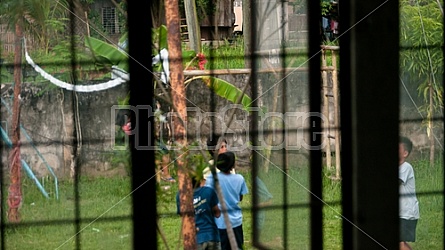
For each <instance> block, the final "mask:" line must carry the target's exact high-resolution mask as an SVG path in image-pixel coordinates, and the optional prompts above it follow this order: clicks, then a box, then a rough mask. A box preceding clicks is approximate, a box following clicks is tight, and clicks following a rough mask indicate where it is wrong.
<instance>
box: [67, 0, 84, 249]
mask: <svg viewBox="0 0 445 250" xmlns="http://www.w3.org/2000/svg"><path fill="white" fill-rule="evenodd" d="M69 8H70V31H71V37H70V38H71V41H70V46H71V47H70V50H71V62H70V63H71V65H70V66H71V73H72V74H71V75H72V77H73V82H74V84H77V77H76V49H75V48H76V39H75V34H76V15H75V8H76V6H75V3H74V1H69ZM71 105H72V106H71V107H72V112H73V127H74V129H73V134H72V135H71V136H72V139H71V140H70V143H71V146H72V151H71V153H72V157H73V159H72V160H71V161H72V164H74V222H75V225H74V230H75V231H74V232H75V233H76V234H75V235H76V237H75V249H80V248H81V243H82V242H81V236H82V234H81V233H80V232H81V228H80V227H81V226H80V224H81V220H82V218H81V213H80V192H79V181H80V168H79V156H78V153H79V152H78V150H77V149H78V147H77V145H78V143H79V141H78V139H77V138H78V137H77V133H78V131H77V125H76V124H77V123H78V122H79V121H78V119H77V116H76V114H77V112H78V110H77V109H76V106H77V96H76V92H75V90H73V91H72V92H71Z"/></svg>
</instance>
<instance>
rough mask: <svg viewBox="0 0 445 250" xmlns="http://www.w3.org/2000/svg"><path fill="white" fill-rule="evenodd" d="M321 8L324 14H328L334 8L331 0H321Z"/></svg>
mask: <svg viewBox="0 0 445 250" xmlns="http://www.w3.org/2000/svg"><path fill="white" fill-rule="evenodd" d="M320 8H321V15H322V16H325V15H328V14H329V12H330V11H331V10H332V5H331V1H326V0H321V2H320Z"/></svg>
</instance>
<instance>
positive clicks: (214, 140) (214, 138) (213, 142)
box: [207, 134, 227, 157]
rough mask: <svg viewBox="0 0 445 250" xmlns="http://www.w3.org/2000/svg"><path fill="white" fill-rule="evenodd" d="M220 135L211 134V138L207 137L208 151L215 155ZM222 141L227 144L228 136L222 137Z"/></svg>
mask: <svg viewBox="0 0 445 250" xmlns="http://www.w3.org/2000/svg"><path fill="white" fill-rule="evenodd" d="M219 137H220V135H218V134H211V135H210V137H209V139H207V151H209V154H210V155H211V156H212V157H213V153H214V151H215V150H216V146H217V145H218V141H219ZM222 141H223V142H225V143H226V144H227V141H226V138H222Z"/></svg>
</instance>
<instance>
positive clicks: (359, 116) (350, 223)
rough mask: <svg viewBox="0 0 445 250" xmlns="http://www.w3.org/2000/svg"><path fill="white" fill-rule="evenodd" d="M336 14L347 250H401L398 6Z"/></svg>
mask: <svg viewBox="0 0 445 250" xmlns="http://www.w3.org/2000/svg"><path fill="white" fill-rule="evenodd" d="M340 9H341V10H340V12H341V13H342V15H341V16H340V18H341V19H340V24H341V29H342V30H341V31H342V32H344V33H342V34H341V37H340V46H341V50H340V53H341V56H340V60H341V73H340V80H341V81H340V84H341V94H342V98H341V100H342V103H341V112H342V113H341V119H342V121H341V124H342V147H343V148H342V154H341V155H342V167H343V169H342V173H343V197H342V201H343V213H344V214H343V215H344V217H345V219H344V220H343V221H344V223H343V230H344V233H343V239H344V240H343V242H344V249H382V248H383V249H398V247H399V245H398V244H399V243H398V237H396V236H397V235H399V220H398V213H399V210H398V204H399V187H398V136H399V129H398V126H399V124H398V121H399V84H398V82H399V80H398V71H399V62H398V58H399V25H398V24H399V14H398V13H399V6H398V2H397V1H384V0H378V1H357V0H352V1H346V2H342V3H340Z"/></svg>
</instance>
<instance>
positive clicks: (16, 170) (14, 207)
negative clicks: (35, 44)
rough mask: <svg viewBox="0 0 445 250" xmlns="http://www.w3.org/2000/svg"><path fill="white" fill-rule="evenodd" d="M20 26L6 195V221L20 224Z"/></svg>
mask: <svg viewBox="0 0 445 250" xmlns="http://www.w3.org/2000/svg"><path fill="white" fill-rule="evenodd" d="M22 38H23V32H22V26H21V23H20V21H18V22H17V23H16V25H15V47H14V102H13V104H12V111H13V112H12V125H11V134H12V151H11V154H10V159H9V162H10V166H9V171H10V173H9V178H10V184H9V194H8V207H9V208H8V220H9V222H11V223H17V222H20V213H19V207H20V205H21V203H22V190H21V169H22V165H21V160H20V99H19V98H20V92H21V81H22Z"/></svg>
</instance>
